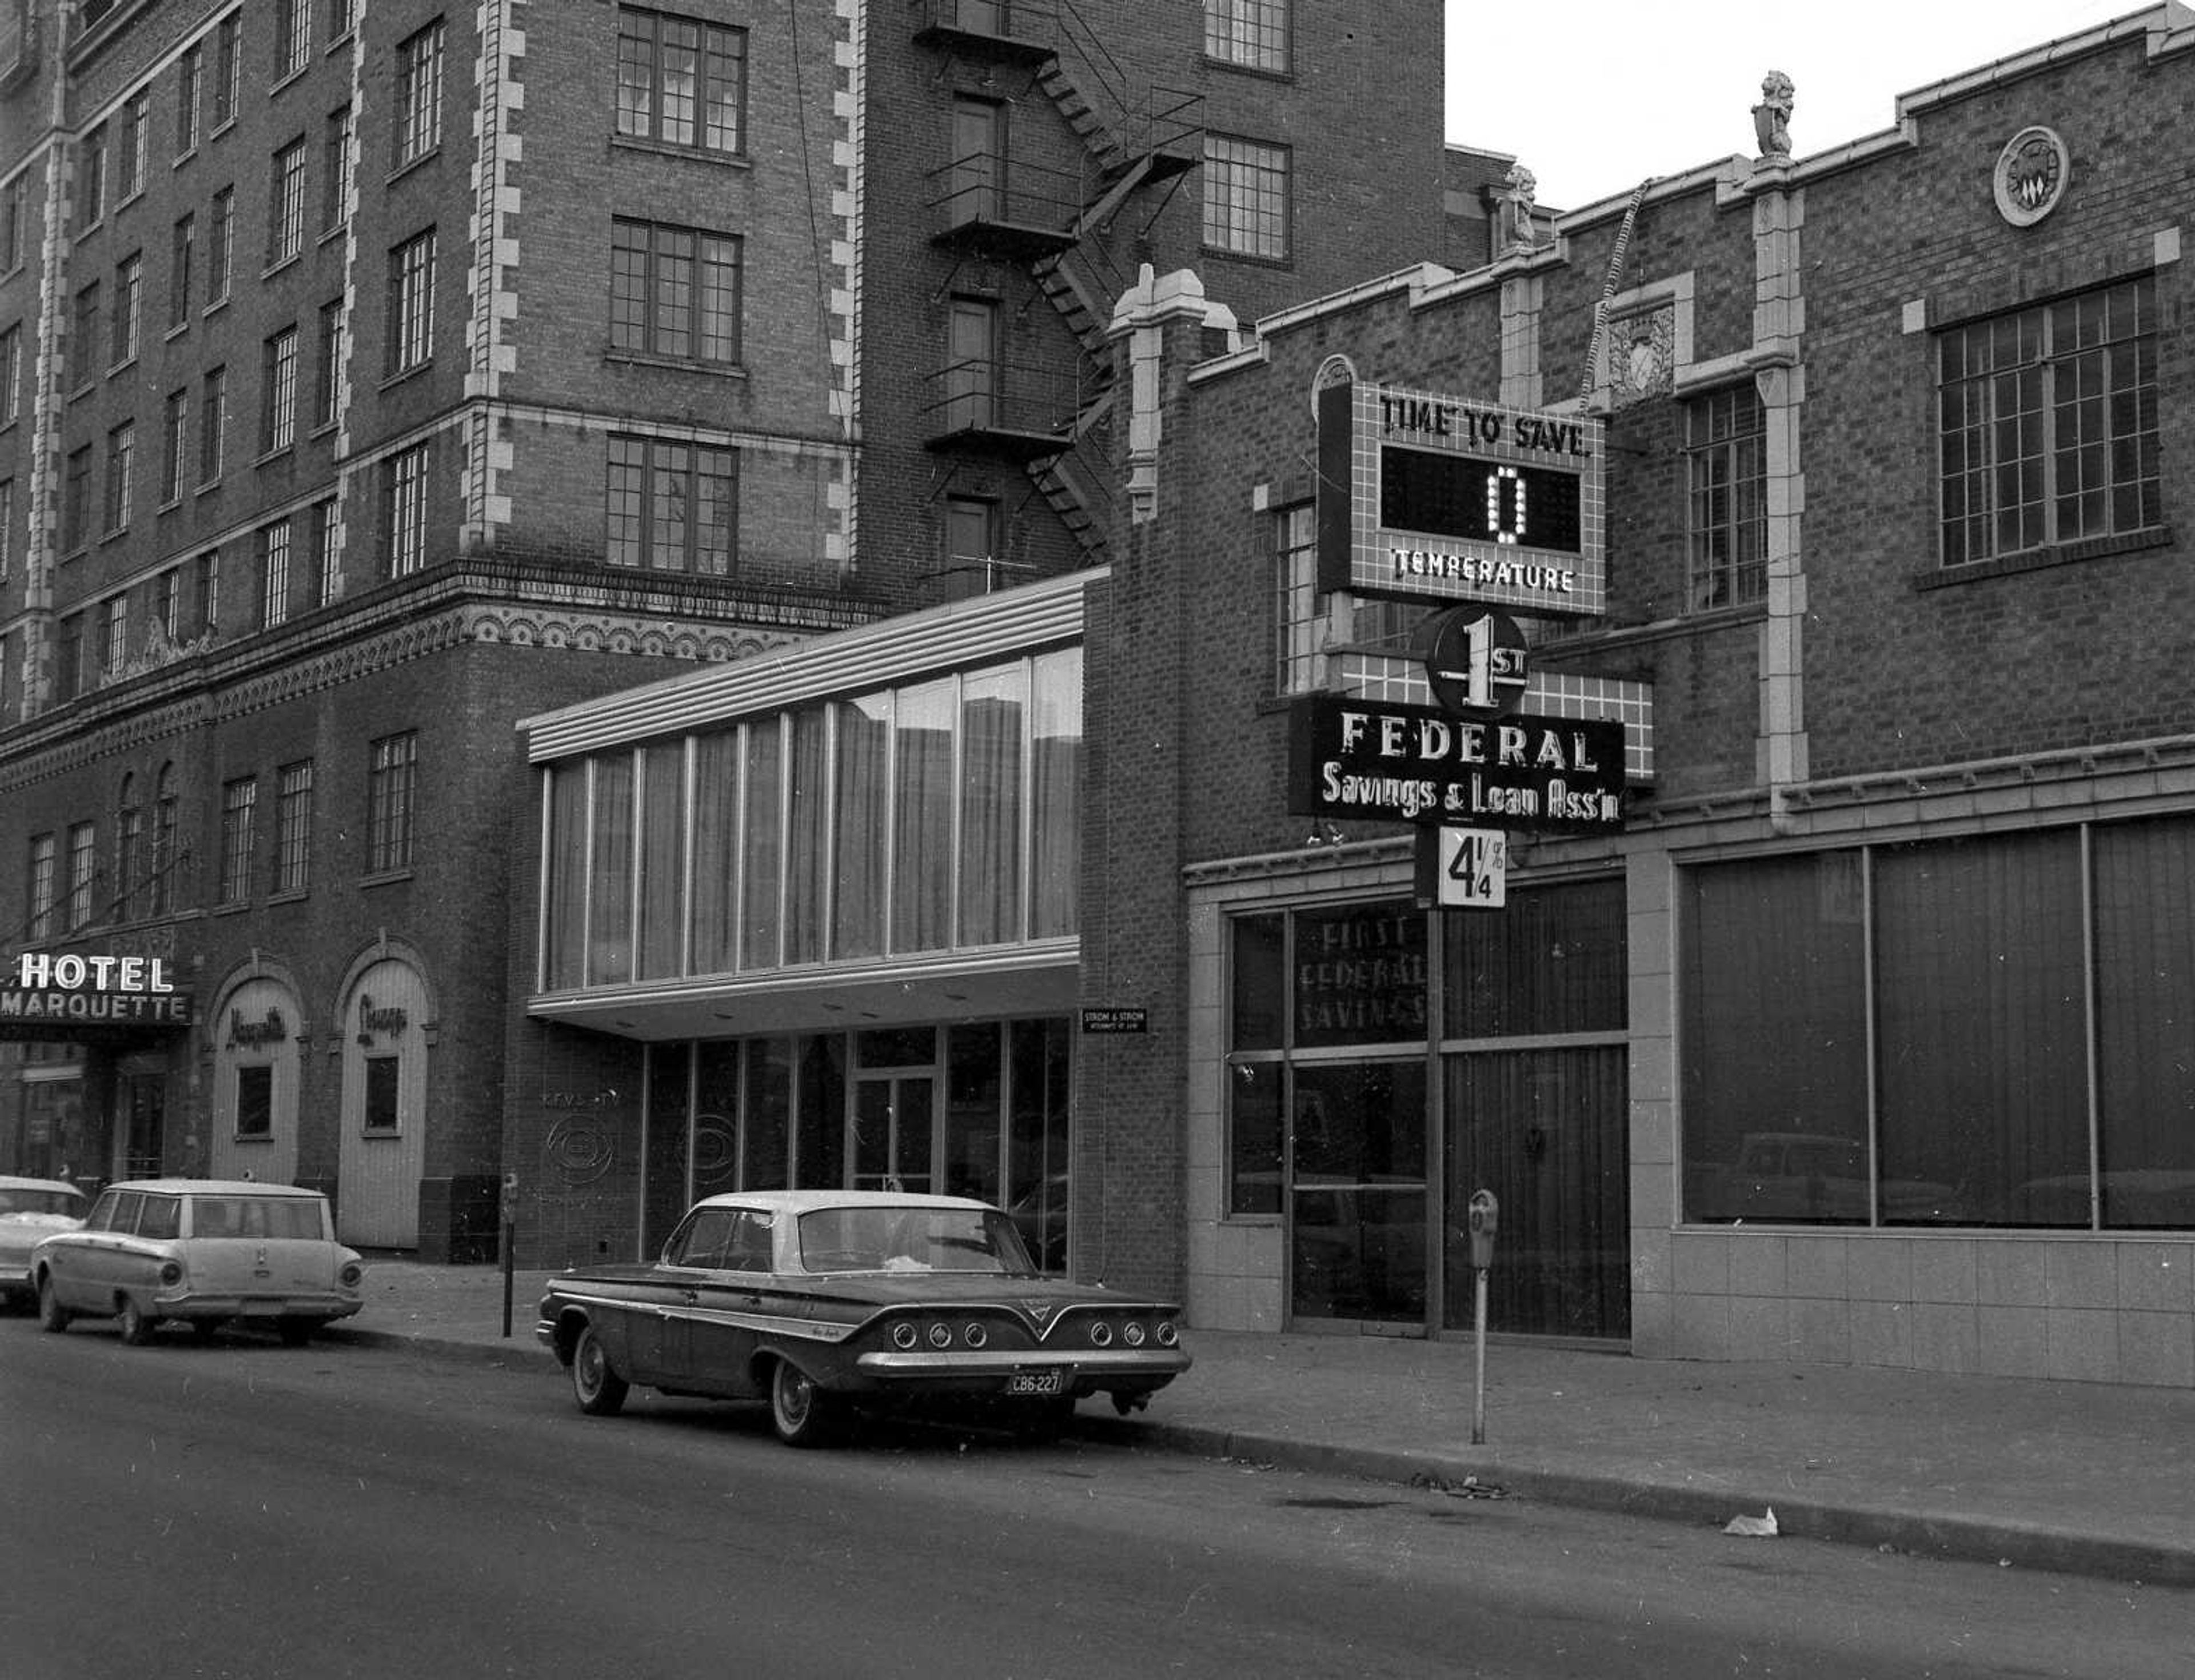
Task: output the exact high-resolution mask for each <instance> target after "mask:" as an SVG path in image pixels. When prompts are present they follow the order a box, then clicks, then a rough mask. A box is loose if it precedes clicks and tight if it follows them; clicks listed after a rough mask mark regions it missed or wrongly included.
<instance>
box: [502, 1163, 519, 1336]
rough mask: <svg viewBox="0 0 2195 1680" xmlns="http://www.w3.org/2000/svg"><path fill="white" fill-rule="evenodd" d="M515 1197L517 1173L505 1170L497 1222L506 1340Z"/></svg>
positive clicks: (516, 1194)
mask: <svg viewBox="0 0 2195 1680" xmlns="http://www.w3.org/2000/svg"><path fill="white" fill-rule="evenodd" d="M517 1197H518V1175H517V1174H516V1173H515V1172H506V1173H504V1175H503V1208H502V1213H503V1217H502V1219H501V1221H500V1222H499V1223H500V1225H501V1244H500V1246H501V1247H502V1250H503V1334H504V1339H505V1340H506V1341H507V1340H509V1339H510V1287H511V1267H512V1263H513V1258H514V1257H513V1254H512V1251H513V1250H514V1249H515V1248H516V1246H517V1245H516V1242H514V1241H513V1240H512V1239H513V1236H514V1234H515V1233H514V1232H513V1229H512V1224H513V1222H514V1221H515V1220H516V1217H517V1211H516V1206H515V1204H516V1200H517Z"/></svg>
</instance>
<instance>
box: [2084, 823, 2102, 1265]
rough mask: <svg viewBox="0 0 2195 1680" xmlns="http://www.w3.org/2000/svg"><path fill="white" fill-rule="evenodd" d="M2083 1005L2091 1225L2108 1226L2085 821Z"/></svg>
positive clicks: (2090, 852) (2090, 846) (2089, 832)
mask: <svg viewBox="0 0 2195 1680" xmlns="http://www.w3.org/2000/svg"><path fill="white" fill-rule="evenodd" d="M2080 833H2081V1009H2082V1014H2083V1017H2084V1019H2083V1023H2082V1025H2083V1034H2082V1036H2083V1047H2084V1048H2085V1050H2087V1056H2086V1057H2085V1060H2086V1061H2087V1062H2088V1069H2087V1073H2088V1228H2089V1229H2090V1230H2091V1231H2100V1230H2102V1229H2103V1228H2104V1179H2103V1167H2104V1153H2103V1150H2104V1119H2103V1091H2102V1079H2101V1076H2100V1067H2099V1064H2100V1062H2101V1060H2102V1048H2103V1047H2102V1045H2101V1044H2099V1043H2098V1042H2097V1038H2096V1034H2097V1031H2098V1027H2099V1024H2100V1023H2099V1021H2098V1013H2099V1012H2098V1010H2097V1008H2096V868H2095V828H2094V825H2093V824H2090V823H2085V822H2084V823H2083V824H2082V825H2081V830H2080Z"/></svg>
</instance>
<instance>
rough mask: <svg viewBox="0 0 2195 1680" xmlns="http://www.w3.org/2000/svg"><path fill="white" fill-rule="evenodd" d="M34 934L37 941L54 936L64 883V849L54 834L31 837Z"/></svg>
mask: <svg viewBox="0 0 2195 1680" xmlns="http://www.w3.org/2000/svg"><path fill="white" fill-rule="evenodd" d="M28 873H29V886H30V904H29V909H30V918H29V921H30V933H31V937H32V939H33V940H45V939H51V938H52V937H53V935H54V909H55V900H56V897H57V896H58V893H59V883H60V843H59V842H58V841H56V840H55V837H54V836H52V835H50V834H34V835H32V837H31V866H30V870H29V872H28Z"/></svg>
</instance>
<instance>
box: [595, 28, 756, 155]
mask: <svg viewBox="0 0 2195 1680" xmlns="http://www.w3.org/2000/svg"><path fill="white" fill-rule="evenodd" d="M746 59H747V32H746V31H745V30H744V29H732V28H727V27H725V26H723V25H721V24H714V23H703V22H701V21H700V20H697V19H694V18H686V17H675V16H673V15H671V14H669V13H666V12H654V11H645V10H642V9H641V8H639V7H637V6H620V7H619V9H618V63H617V131H618V133H619V134H620V135H627V136H629V137H631V138H635V139H640V140H653V141H660V142H661V143H662V144H664V145H666V146H690V147H695V148H697V149H699V150H701V151H705V152H738V151H740V149H741V147H743V145H744V144H745V131H746Z"/></svg>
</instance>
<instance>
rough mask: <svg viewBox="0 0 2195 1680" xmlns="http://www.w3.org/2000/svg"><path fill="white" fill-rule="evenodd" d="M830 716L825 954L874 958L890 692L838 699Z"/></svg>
mask: <svg viewBox="0 0 2195 1680" xmlns="http://www.w3.org/2000/svg"><path fill="white" fill-rule="evenodd" d="M832 710H833V711H835V712H836V713H837V714H838V774H837V776H836V778H835V780H834V786H833V791H834V796H835V800H836V804H837V809H836V811H835V812H834V813H833V815H832V824H831V831H832V850H833V852H834V853H835V854H836V855H837V859H838V868H837V869H836V871H835V872H834V874H835V877H836V888H837V890H836V893H835V895H834V896H833V898H832V908H831V955H832V956H833V957H835V958H845V957H875V956H879V955H881V954H882V953H883V951H884V894H885V890H886V883H887V882H888V880H889V879H890V876H889V873H888V871H889V859H890V851H889V849H888V848H889V843H890V842H889V836H890V802H891V743H892V723H891V717H892V701H891V696H890V694H866V695H863V696H862V697H861V699H853V700H841V701H839V702H838V705H836V706H834V707H833V708H832Z"/></svg>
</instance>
